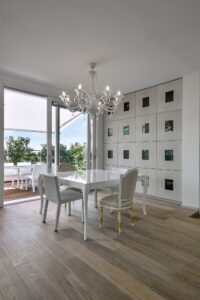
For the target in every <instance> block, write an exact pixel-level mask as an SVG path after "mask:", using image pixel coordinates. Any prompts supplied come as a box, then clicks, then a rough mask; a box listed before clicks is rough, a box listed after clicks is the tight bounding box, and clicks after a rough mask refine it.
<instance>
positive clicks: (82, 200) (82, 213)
mask: <svg viewBox="0 0 200 300" xmlns="http://www.w3.org/2000/svg"><path fill="white" fill-rule="evenodd" d="M82 223H84V205H83V198H82Z"/></svg>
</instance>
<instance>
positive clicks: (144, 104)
mask: <svg viewBox="0 0 200 300" xmlns="http://www.w3.org/2000/svg"><path fill="white" fill-rule="evenodd" d="M148 106H149V97H144V98H143V99H142V107H148Z"/></svg>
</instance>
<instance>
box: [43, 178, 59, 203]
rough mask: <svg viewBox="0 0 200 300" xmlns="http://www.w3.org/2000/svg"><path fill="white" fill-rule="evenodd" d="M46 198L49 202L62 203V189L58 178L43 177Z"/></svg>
mask: <svg viewBox="0 0 200 300" xmlns="http://www.w3.org/2000/svg"><path fill="white" fill-rule="evenodd" d="M42 180H43V185H44V190H45V194H46V198H47V199H48V200H49V201H52V202H55V203H60V202H61V199H60V189H59V183H58V177H57V176H51V175H43V176H42Z"/></svg>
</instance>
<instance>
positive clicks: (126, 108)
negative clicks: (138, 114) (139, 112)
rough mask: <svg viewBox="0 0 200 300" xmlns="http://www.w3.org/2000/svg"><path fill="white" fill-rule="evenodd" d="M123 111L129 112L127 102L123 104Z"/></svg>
mask: <svg viewBox="0 0 200 300" xmlns="http://www.w3.org/2000/svg"><path fill="white" fill-rule="evenodd" d="M124 111H129V102H125V103H124Z"/></svg>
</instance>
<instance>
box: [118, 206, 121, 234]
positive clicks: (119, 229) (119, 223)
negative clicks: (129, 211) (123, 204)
mask: <svg viewBox="0 0 200 300" xmlns="http://www.w3.org/2000/svg"><path fill="white" fill-rule="evenodd" d="M117 215H118V231H119V234H120V233H121V232H122V217H121V211H118V214H117Z"/></svg>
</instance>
